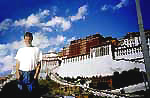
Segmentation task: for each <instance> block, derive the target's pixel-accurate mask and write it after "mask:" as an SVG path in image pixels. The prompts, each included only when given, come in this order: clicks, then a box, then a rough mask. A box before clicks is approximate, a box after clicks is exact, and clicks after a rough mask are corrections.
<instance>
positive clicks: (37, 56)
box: [15, 47, 42, 71]
mask: <svg viewBox="0 0 150 98" xmlns="http://www.w3.org/2000/svg"><path fill="white" fill-rule="evenodd" d="M15 59H17V60H19V61H20V67H19V70H22V71H31V70H34V69H35V67H36V66H37V63H38V62H39V61H41V60H42V52H41V51H40V50H39V48H37V47H24V48H20V49H19V50H18V52H17V55H16V57H15Z"/></svg>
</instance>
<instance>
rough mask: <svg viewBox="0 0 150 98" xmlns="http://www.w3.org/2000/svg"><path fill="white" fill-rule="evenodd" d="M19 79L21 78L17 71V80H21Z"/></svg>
mask: <svg viewBox="0 0 150 98" xmlns="http://www.w3.org/2000/svg"><path fill="white" fill-rule="evenodd" d="M19 78H20V74H19V72H18V71H16V79H17V80H19Z"/></svg>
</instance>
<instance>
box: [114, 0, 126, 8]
mask: <svg viewBox="0 0 150 98" xmlns="http://www.w3.org/2000/svg"><path fill="white" fill-rule="evenodd" d="M126 3H127V0H121V1H120V2H119V3H118V4H117V5H115V6H114V7H113V9H114V10H116V9H120V8H122V7H123V6H125V5H126Z"/></svg>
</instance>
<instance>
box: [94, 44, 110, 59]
mask: <svg viewBox="0 0 150 98" xmlns="http://www.w3.org/2000/svg"><path fill="white" fill-rule="evenodd" d="M104 55H109V46H105V47H99V48H96V53H95V56H96V57H98V56H104Z"/></svg>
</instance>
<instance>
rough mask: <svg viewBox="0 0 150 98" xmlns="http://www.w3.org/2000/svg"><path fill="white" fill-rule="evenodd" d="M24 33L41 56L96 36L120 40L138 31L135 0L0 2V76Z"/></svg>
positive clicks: (149, 22)
mask: <svg viewBox="0 0 150 98" xmlns="http://www.w3.org/2000/svg"><path fill="white" fill-rule="evenodd" d="M149 4H150V1H149V0H141V8H142V14H143V21H144V28H145V29H150V18H149V17H150V13H149V9H150V7H149ZM26 31H29V32H32V33H33V35H34V40H33V45H35V46H37V47H39V48H40V49H41V51H42V52H43V53H46V52H50V51H60V50H61V49H62V48H63V47H64V46H66V45H67V44H69V42H70V41H71V40H75V39H78V38H84V37H86V36H89V35H92V34H96V32H99V33H100V34H101V35H103V36H104V37H107V36H112V37H114V38H121V37H123V36H124V35H125V34H126V33H127V32H137V31H139V30H138V24H137V14H136V7H135V0H0V67H1V69H0V75H1V74H4V72H5V73H6V72H9V71H8V70H11V68H12V66H14V65H15V60H14V56H15V55H16V52H17V50H18V49H19V48H20V47H23V34H24V32H26Z"/></svg>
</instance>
